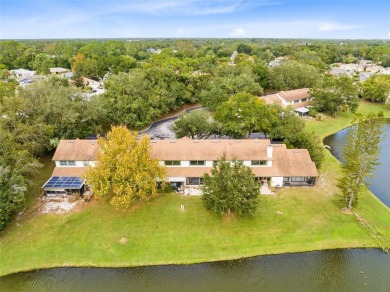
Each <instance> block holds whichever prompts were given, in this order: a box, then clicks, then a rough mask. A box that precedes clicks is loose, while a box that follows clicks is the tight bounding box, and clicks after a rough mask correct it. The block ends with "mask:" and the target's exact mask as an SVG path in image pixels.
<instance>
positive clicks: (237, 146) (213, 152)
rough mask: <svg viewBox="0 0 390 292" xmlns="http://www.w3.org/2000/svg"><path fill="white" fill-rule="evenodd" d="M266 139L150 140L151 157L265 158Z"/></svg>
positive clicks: (189, 158)
mask: <svg viewBox="0 0 390 292" xmlns="http://www.w3.org/2000/svg"><path fill="white" fill-rule="evenodd" d="M269 144H270V141H269V140H268V139H264V140H263V139H261V140H259V139H250V140H249V139H248V140H232V139H226V140H192V139H190V138H182V139H178V140H152V141H151V145H152V157H155V158H158V159H159V160H217V159H218V158H220V157H221V156H222V155H223V154H225V155H226V158H227V159H228V160H232V159H234V158H236V159H238V160H267V159H268V157H267V146H268V145H269Z"/></svg>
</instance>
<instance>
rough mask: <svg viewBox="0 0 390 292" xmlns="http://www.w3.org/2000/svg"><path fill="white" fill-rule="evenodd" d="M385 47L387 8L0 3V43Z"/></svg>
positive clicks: (320, 1) (275, 3)
mask: <svg viewBox="0 0 390 292" xmlns="http://www.w3.org/2000/svg"><path fill="white" fill-rule="evenodd" d="M53 38H55V39H58V38H316V39H329V38H332V39H390V0H209V1H207V0H143V1H142V0H0V39H53Z"/></svg>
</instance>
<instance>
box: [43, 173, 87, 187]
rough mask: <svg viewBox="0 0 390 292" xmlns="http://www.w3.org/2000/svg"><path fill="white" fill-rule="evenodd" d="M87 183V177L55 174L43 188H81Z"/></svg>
mask: <svg viewBox="0 0 390 292" xmlns="http://www.w3.org/2000/svg"><path fill="white" fill-rule="evenodd" d="M84 183H85V179H82V178H80V177H77V176H53V177H51V178H50V179H49V180H48V181H47V182H46V183H45V184H44V185H43V187H42V188H43V189H47V188H58V189H77V190H78V189H81V188H82V186H83V185H84Z"/></svg>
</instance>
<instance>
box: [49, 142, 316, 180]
mask: <svg viewBox="0 0 390 292" xmlns="http://www.w3.org/2000/svg"><path fill="white" fill-rule="evenodd" d="M269 144H270V141H269V140H268V139H261V140H259V139H247V140H233V139H227V140H192V139H190V138H182V139H177V140H152V141H151V146H152V157H155V158H158V159H159V160H217V159H218V158H219V157H221V156H222V155H223V154H225V155H226V158H227V159H228V160H232V159H234V158H236V159H238V160H272V167H252V170H253V172H254V173H255V175H256V176H269V177H270V176H318V172H317V169H316V167H315V165H314V162H312V160H311V158H310V155H309V152H308V151H307V150H306V149H287V148H286V145H284V144H273V145H272V146H273V157H272V159H269V158H268V157H267V146H268V145H269ZM98 149H99V147H98V145H97V143H96V140H78V139H77V140H61V142H60V144H59V145H58V148H57V150H56V153H55V154H54V156H53V160H89V161H96V159H97V152H98ZM210 169H211V168H210V167H203V166H199V167H197V166H192V167H167V173H168V176H186V177H191V176H193V177H199V176H202V175H203V174H204V173H205V172H209V171H210ZM85 170H86V167H56V168H55V169H54V171H53V176H80V175H81V173H82V172H83V171H85Z"/></svg>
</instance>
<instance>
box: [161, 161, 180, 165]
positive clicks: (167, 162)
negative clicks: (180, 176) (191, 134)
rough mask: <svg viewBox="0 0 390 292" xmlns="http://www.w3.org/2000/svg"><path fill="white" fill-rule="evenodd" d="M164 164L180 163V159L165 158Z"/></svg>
mask: <svg viewBox="0 0 390 292" xmlns="http://www.w3.org/2000/svg"><path fill="white" fill-rule="evenodd" d="M164 164H165V165H180V160H165V161H164Z"/></svg>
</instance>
